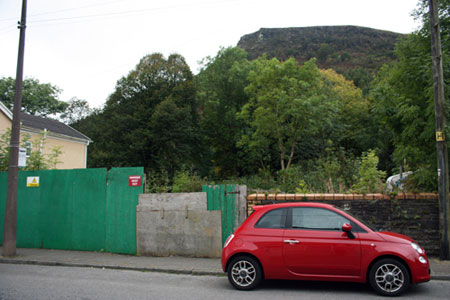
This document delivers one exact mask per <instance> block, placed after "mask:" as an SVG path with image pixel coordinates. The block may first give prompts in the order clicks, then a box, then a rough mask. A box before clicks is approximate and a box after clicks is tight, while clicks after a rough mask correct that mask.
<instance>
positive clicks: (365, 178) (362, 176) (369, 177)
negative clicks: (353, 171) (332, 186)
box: [353, 150, 386, 194]
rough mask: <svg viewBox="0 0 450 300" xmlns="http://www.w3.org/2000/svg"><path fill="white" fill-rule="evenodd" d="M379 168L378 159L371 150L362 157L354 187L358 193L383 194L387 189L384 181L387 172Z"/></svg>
mask: <svg viewBox="0 0 450 300" xmlns="http://www.w3.org/2000/svg"><path fill="white" fill-rule="evenodd" d="M377 167H378V157H377V156H376V154H375V151H374V150H369V151H368V152H367V153H364V154H363V155H362V157H361V165H360V167H359V172H358V177H357V178H355V179H356V180H357V182H356V183H355V184H354V185H353V189H354V191H355V192H356V193H362V194H367V193H381V192H383V191H384V189H385V184H384V183H383V180H384V179H385V177H386V172H384V171H380V170H378V169H377Z"/></svg>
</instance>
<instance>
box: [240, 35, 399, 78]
mask: <svg viewBox="0 0 450 300" xmlns="http://www.w3.org/2000/svg"><path fill="white" fill-rule="evenodd" d="M401 36H403V35H402V34H399V33H394V32H390V31H383V30H376V29H372V28H365V27H357V26H317V27H299V28H261V29H260V30H259V31H257V32H255V33H251V34H247V35H244V36H243V37H241V39H240V40H239V42H238V46H239V47H241V48H243V49H245V50H246V51H247V52H248V54H249V58H250V59H255V58H257V57H259V56H261V55H263V54H264V53H265V54H266V55H267V56H268V57H269V58H272V57H276V58H278V59H279V60H286V59H288V58H289V57H294V58H296V59H297V60H298V61H299V62H300V63H303V62H305V61H307V60H309V59H310V58H312V57H316V58H317V63H318V65H319V67H320V68H333V69H335V70H336V71H338V72H340V73H347V72H348V71H349V70H351V69H356V68H364V69H366V70H367V71H369V72H370V73H373V72H375V71H376V70H378V69H379V67H380V66H381V65H382V64H384V63H388V62H390V61H392V60H394V59H395V55H394V47H395V43H396V41H397V39H398V38H400V37H401Z"/></svg>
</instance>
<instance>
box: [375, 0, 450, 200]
mask: <svg viewBox="0 0 450 300" xmlns="http://www.w3.org/2000/svg"><path fill="white" fill-rule="evenodd" d="M427 12H428V8H427V6H426V3H425V2H424V3H422V6H421V7H420V8H419V10H418V11H417V12H416V13H417V16H418V17H420V18H421V19H422V20H424V21H425V23H424V24H423V28H422V29H421V30H420V31H418V32H416V33H413V34H411V35H409V36H408V37H407V38H405V39H402V40H401V41H400V42H399V43H398V44H397V47H396V54H397V57H398V61H397V62H395V63H393V64H391V65H390V66H385V67H384V68H382V69H381V71H380V72H379V73H378V75H377V78H376V81H375V82H374V86H373V88H372V90H371V93H370V98H371V102H372V107H373V108H372V110H373V113H374V117H375V118H376V119H378V122H379V124H380V132H379V135H380V137H381V138H382V139H385V140H387V141H386V143H385V145H386V146H385V147H384V149H383V150H384V151H385V153H386V154H385V155H384V156H390V157H391V158H392V161H393V163H394V164H395V165H396V166H397V167H400V166H402V167H403V169H404V170H406V171H407V170H411V171H413V172H414V174H413V175H412V176H410V177H409V180H410V187H409V188H410V189H411V188H412V189H417V188H419V189H422V190H427V191H436V190H437V172H436V169H437V163H436V145H435V125H434V124H435V116H434V99H433V78H432V60H431V50H430V49H431V46H430V45H431V44H430V37H429V29H428V28H429V24H428V16H427ZM440 19H441V20H442V23H441V29H442V30H441V38H442V51H443V56H442V57H443V65H444V66H443V67H444V78H449V76H450V60H449V59H448V57H449V55H448V54H449V51H450V38H449V37H450V36H449V34H450V22H449V20H450V6H449V1H441V4H440ZM449 99H450V98H449V93H446V99H445V102H446V106H447V119H448V117H449V114H448V112H449V111H448V104H449V101H450V100H449Z"/></svg>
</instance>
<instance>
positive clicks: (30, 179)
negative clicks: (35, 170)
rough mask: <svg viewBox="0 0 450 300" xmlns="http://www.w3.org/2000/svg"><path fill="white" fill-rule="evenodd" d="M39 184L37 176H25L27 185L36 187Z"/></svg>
mask: <svg viewBox="0 0 450 300" xmlns="http://www.w3.org/2000/svg"><path fill="white" fill-rule="evenodd" d="M38 186H39V176H35V177H27V187H38Z"/></svg>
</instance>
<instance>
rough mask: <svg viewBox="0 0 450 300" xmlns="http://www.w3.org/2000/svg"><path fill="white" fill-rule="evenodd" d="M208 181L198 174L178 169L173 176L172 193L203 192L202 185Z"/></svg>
mask: <svg viewBox="0 0 450 300" xmlns="http://www.w3.org/2000/svg"><path fill="white" fill-rule="evenodd" d="M204 183H206V182H205V181H204V180H202V179H201V178H200V177H199V176H198V175H197V174H195V173H194V174H190V173H189V172H188V171H178V172H176V173H175V176H174V177H173V185H172V193H193V192H201V191H202V185H203V184H204Z"/></svg>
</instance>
